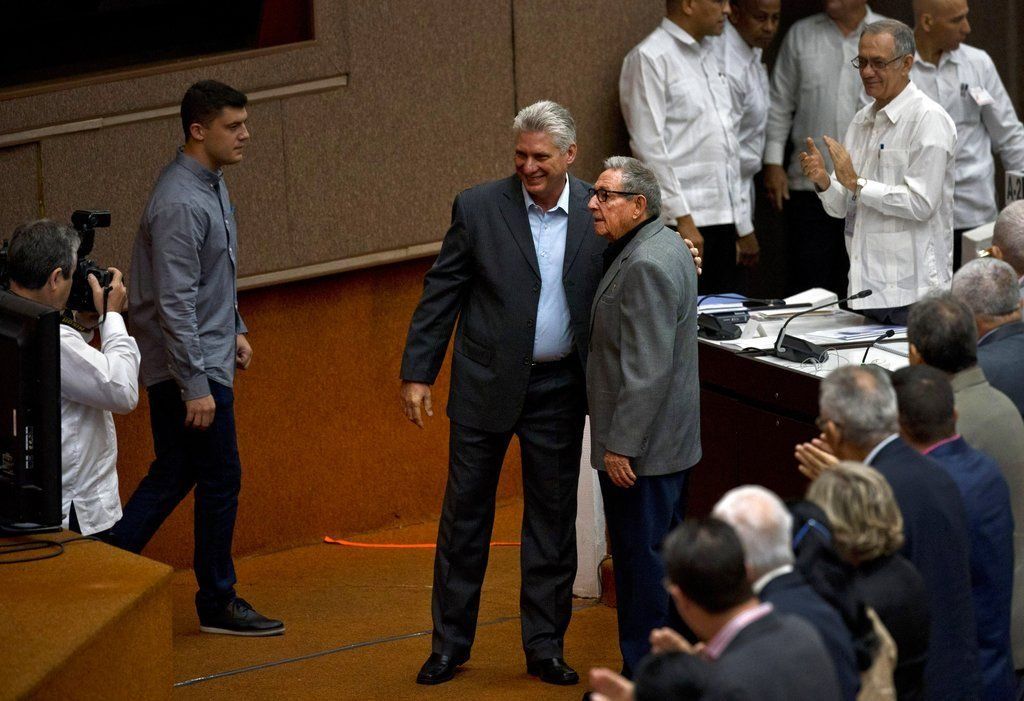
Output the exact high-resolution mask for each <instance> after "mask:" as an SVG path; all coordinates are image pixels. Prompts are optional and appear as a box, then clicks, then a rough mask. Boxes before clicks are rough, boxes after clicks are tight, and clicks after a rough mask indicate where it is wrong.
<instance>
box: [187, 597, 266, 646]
mask: <svg viewBox="0 0 1024 701" xmlns="http://www.w3.org/2000/svg"><path fill="white" fill-rule="evenodd" d="M199 630H201V631H203V632H204V633H220V634H222V635H246V636H249V637H266V636H269V635H281V634H282V633H284V623H282V622H281V621H278V620H275V619H273V618H267V617H266V616H263V615H261V614H260V613H259V612H257V611H256V610H255V609H254V608H253V607H252V606H250V605H249V602H248V601H246V600H245V599H243V598H241V597H235V598H234V599H232V600H231V602H230V603H228V604H227V605H226V606H225V607H224V608H222V609H220V610H219V611H212V612H207V613H200V614H199Z"/></svg>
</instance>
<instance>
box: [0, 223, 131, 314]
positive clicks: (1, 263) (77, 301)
mask: <svg viewBox="0 0 1024 701" xmlns="http://www.w3.org/2000/svg"><path fill="white" fill-rule="evenodd" d="M71 226H73V227H74V228H75V231H77V232H78V237H79V239H80V240H79V244H78V265H77V267H76V268H75V272H74V276H73V277H72V280H71V296H70V297H69V298H68V307H67V308H68V309H73V310H75V311H79V312H99V311H101V310H99V309H96V307H95V305H94V304H93V302H92V288H90V287H89V275H95V276H96V279H97V280H98V281H99V283H100V287H107V286H108V285H110V283H112V282H113V281H114V274H113V273H111V272H110V271H109V270H107V269H106V268H103V267H100V265H99V264H98V263H97V262H96V261H94V260H91V259H90V258H89V254H90V253H92V247H93V245H94V244H95V242H96V229H105V228H106V227H108V226H110V211H109V210H106V209H77V210H75V212H74V214H72V215H71ZM8 245H9V244H8V242H7V240H6V239H5V240H4V241H3V242H0V287H3V288H4V289H7V288H8V287H9V286H10V280H9V279H8V270H7V248H8Z"/></svg>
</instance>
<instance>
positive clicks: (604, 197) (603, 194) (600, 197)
mask: <svg viewBox="0 0 1024 701" xmlns="http://www.w3.org/2000/svg"><path fill="white" fill-rule="evenodd" d="M587 194H588V195H589V196H590V197H596V198H597V201H598V202H601V203H602V204H603V203H605V202H607V201H608V196H609V195H622V196H623V197H635V196H637V195H639V194H640V193H639V192H623V191H622V190H605V189H604V188H603V187H602V188H599V189H597V190H595V189H594V188H589V189H588V190H587Z"/></svg>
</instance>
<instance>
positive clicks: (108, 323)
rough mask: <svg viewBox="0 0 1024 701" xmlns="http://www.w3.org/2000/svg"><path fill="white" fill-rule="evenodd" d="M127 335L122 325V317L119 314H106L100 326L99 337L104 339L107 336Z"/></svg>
mask: <svg viewBox="0 0 1024 701" xmlns="http://www.w3.org/2000/svg"><path fill="white" fill-rule="evenodd" d="M108 334H109V335H111V336H115V335H122V336H126V335H128V329H127V328H126V327H125V325H124V317H123V316H121V314H120V313H119V312H107V314H106V316H105V317H104V318H103V323H102V324H100V337H101V338H103V339H106V337H107V335H108Z"/></svg>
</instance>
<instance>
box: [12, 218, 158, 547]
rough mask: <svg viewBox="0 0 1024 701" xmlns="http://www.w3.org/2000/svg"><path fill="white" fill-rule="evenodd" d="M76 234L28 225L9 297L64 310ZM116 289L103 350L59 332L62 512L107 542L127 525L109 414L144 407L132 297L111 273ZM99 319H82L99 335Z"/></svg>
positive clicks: (96, 294)
mask: <svg viewBox="0 0 1024 701" xmlns="http://www.w3.org/2000/svg"><path fill="white" fill-rule="evenodd" d="M78 245H79V238H78V234H77V233H76V232H75V230H74V229H72V228H71V227H69V226H65V225H63V224H58V223H57V222H54V221H50V220H49V219H40V220H38V221H33V222H28V223H26V224H22V225H21V226H19V227H18V228H17V229H16V230H15V231H14V236H13V237H12V238H11V243H10V248H9V249H8V269H9V273H10V283H11V292H13V293H14V294H16V295H18V296H19V297H24V298H25V299H31V300H33V301H35V302H39V303H40V304H45V305H47V306H49V307H53V308H54V309H57V310H64V308H65V307H66V306H67V301H68V296H69V295H70V294H71V286H72V281H73V273H74V271H75V269H76V267H77V264H78V260H77V258H78V256H77V251H78ZM109 270H110V272H111V273H113V281H112V283H111V286H110V290H109V293H108V294H107V300H106V309H107V312H106V315H105V316H104V317H103V320H102V322H101V323H99V325H98V328H99V332H100V339H101V341H102V345H101V350H96V349H95V348H93V347H92V346H90V345H89V343H88V339H91V337H92V330H91V328H90V329H87V332H86V333H85V334H84V335H83V333H82V332H80V331H77V330H76V328H75V325H72V324H70V323H68V322H67V321H64V320H62V323H61V327H60V395H61V402H60V415H61V465H62V468H61V473H62V483H63V487H62V494H61V500H62V505H61V509H62V512H63V514H64V524H63V525H64V527H65V528H69V529H71V530H73V531H78V532H79V533H81V534H82V535H96V536H103V535H104V533H105V532H106V531H108V530H109V529H110V527H111V526H113V525H114V524H115V523H117V521H118V519H120V518H121V500H120V497H119V495H118V491H117V469H116V468H117V438H116V436H115V434H114V419H113V417H112V416H111V414H110V412H112V411H116V412H117V413H119V414H127V413H128V412H130V411H132V410H133V409H134V408H135V405H136V404H137V403H138V401H139V380H138V378H139V347H138V345H136V343H135V339H133V338H132V337H131V336H129V335H128V332H127V331H126V330H125V326H124V319H122V318H121V314H120V312H121V311H122V310H123V309H124V306H125V299H126V298H127V291H126V290H125V286H124V283H123V282H122V279H121V272H120V271H119V270H117V269H115V268H109ZM88 283H89V287H90V288H91V289H92V298H93V303H94V305H95V306H96V309H99V310H103V308H104V299H103V297H104V290H103V288H101V287H100V285H99V282H98V281H97V280H96V278H95V277H94V276H92V275H90V276H89V277H88ZM97 320H98V316H97V315H95V314H79V315H78V319H77V321H78V323H77V324H76V325H77V326H78V328H83V324H87V325H88V326H90V327H93V328H96V326H95V324H96V321H97Z"/></svg>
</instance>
